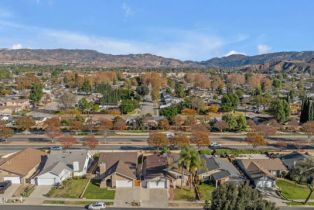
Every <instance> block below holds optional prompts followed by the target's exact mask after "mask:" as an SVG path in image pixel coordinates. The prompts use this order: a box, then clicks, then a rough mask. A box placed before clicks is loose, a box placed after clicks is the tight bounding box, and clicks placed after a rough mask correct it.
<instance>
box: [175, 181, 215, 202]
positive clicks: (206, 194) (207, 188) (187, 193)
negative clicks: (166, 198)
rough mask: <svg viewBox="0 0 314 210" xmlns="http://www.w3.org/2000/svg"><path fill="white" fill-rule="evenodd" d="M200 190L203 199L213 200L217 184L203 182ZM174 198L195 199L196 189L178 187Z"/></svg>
mask: <svg viewBox="0 0 314 210" xmlns="http://www.w3.org/2000/svg"><path fill="white" fill-rule="evenodd" d="M199 190H200V194H201V200H211V197H212V192H213V191H214V190H215V186H213V185H209V184H206V183H202V184H200V185H199ZM174 200H186V201H194V200H195V193H194V189H193V188H192V189H190V188H189V187H185V188H182V189H180V188H176V189H175V190H174Z"/></svg>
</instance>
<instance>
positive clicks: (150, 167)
mask: <svg viewBox="0 0 314 210" xmlns="http://www.w3.org/2000/svg"><path fill="white" fill-rule="evenodd" d="M167 166H168V159H167V156H166V155H161V154H153V155H148V156H145V158H144V161H143V167H142V178H143V181H142V187H146V188H168V187H169V186H170V183H171V177H170V176H169V174H168V172H167V170H166V169H167Z"/></svg>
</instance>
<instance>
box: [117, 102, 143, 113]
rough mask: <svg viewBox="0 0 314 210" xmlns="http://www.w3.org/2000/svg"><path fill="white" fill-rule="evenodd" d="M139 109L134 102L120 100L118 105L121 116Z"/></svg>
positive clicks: (137, 104)
mask: <svg viewBox="0 0 314 210" xmlns="http://www.w3.org/2000/svg"><path fill="white" fill-rule="evenodd" d="M138 107H139V103H138V101H136V100H130V99H127V100H122V102H121V105H120V110H121V112H122V113H123V114H127V113H129V112H132V111H133V110H134V109H136V108H138Z"/></svg>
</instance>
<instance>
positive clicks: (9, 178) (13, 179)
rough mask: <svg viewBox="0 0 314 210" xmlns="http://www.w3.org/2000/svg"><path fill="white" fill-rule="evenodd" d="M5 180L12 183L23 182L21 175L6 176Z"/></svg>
mask: <svg viewBox="0 0 314 210" xmlns="http://www.w3.org/2000/svg"><path fill="white" fill-rule="evenodd" d="M3 180H4V181H11V182H12V184H21V179H20V177H16V176H14V177H4V178H3Z"/></svg>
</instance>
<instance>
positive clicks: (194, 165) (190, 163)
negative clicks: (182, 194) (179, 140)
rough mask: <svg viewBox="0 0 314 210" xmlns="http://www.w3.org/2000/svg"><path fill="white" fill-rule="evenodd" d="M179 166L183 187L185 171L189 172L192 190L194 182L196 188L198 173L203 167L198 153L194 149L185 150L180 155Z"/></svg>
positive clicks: (187, 148)
mask: <svg viewBox="0 0 314 210" xmlns="http://www.w3.org/2000/svg"><path fill="white" fill-rule="evenodd" d="M178 164H179V166H180V167H181V173H182V181H181V187H182V183H183V175H184V174H183V170H184V169H185V170H186V171H188V172H189V176H190V188H192V182H194V184H193V186H194V187H195V178H196V172H197V170H198V169H199V168H200V166H201V158H200V155H199V153H198V151H197V150H196V149H195V148H194V147H185V148H183V149H182V150H181V153H180V159H179V163H178Z"/></svg>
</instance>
